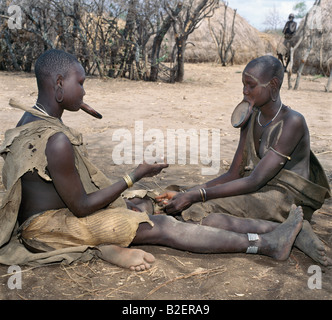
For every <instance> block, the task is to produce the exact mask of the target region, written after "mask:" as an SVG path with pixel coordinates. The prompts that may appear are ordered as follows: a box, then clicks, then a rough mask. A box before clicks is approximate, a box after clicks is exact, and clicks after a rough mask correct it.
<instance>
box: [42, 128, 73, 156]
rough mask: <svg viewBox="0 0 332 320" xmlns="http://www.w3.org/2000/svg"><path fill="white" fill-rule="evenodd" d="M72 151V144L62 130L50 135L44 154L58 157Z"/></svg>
mask: <svg viewBox="0 0 332 320" xmlns="http://www.w3.org/2000/svg"><path fill="white" fill-rule="evenodd" d="M68 153H69V154H72V153H73V146H72V144H71V142H70V140H69V138H68V137H67V136H66V135H65V134H64V133H63V132H57V133H55V134H54V135H52V136H51V137H50V138H49V140H48V142H47V145H46V155H47V156H48V157H49V156H52V157H53V156H54V157H56V158H57V157H59V156H64V155H66V154H68Z"/></svg>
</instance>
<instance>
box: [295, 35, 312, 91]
mask: <svg viewBox="0 0 332 320" xmlns="http://www.w3.org/2000/svg"><path fill="white" fill-rule="evenodd" d="M313 45H314V37H313V35H311V36H310V44H309V47H308V49H307V51H306V52H305V54H304V56H303V59H302V61H301V65H300V67H299V70H298V71H297V78H296V82H295V86H294V90H297V89H298V88H299V85H300V80H301V76H302V71H303V68H304V65H305V64H306V62H307V60H308V57H309V54H310V51H311V49H312V47H313Z"/></svg>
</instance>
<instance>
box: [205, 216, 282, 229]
mask: <svg viewBox="0 0 332 320" xmlns="http://www.w3.org/2000/svg"><path fill="white" fill-rule="evenodd" d="M202 224H203V225H205V226H210V227H214V228H219V229H224V230H229V231H234V232H238V233H248V232H251V233H267V232H271V231H273V230H274V229H275V228H276V227H277V226H278V225H280V223H278V222H273V221H268V220H261V219H251V218H241V217H235V216H232V215H229V214H224V213H211V214H209V215H208V216H207V217H206V218H204V219H203V220H202Z"/></svg>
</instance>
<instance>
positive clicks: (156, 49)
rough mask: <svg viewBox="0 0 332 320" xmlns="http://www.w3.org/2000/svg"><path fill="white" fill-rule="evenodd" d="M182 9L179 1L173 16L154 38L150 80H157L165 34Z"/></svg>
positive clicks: (166, 20) (165, 22) (167, 19)
mask: <svg viewBox="0 0 332 320" xmlns="http://www.w3.org/2000/svg"><path fill="white" fill-rule="evenodd" d="M181 9H182V4H181V3H179V4H178V5H177V7H176V9H175V10H174V12H173V13H172V14H173V16H170V15H169V16H168V17H167V18H166V19H165V21H164V22H163V24H162V26H161V28H160V30H159V31H158V32H157V34H156V36H155V37H154V40H153V45H152V53H151V72H150V81H157V79H158V71H159V53H160V48H161V44H162V42H163V40H164V37H165V35H166V34H167V32H168V30H169V28H170V27H171V25H172V23H173V22H174V18H175V17H177V16H178V15H179V13H180V11H181Z"/></svg>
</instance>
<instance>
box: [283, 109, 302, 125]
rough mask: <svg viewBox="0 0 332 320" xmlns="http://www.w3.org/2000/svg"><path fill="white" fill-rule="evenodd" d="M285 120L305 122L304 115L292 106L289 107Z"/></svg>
mask: <svg viewBox="0 0 332 320" xmlns="http://www.w3.org/2000/svg"><path fill="white" fill-rule="evenodd" d="M285 120H287V121H290V122H292V123H305V118H304V116H303V115H302V114H301V113H300V112H298V111H296V110H293V109H291V108H287V109H286V112H285Z"/></svg>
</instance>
